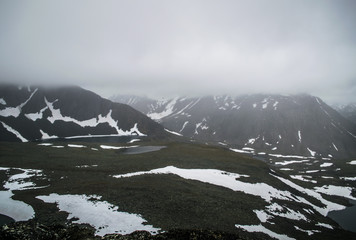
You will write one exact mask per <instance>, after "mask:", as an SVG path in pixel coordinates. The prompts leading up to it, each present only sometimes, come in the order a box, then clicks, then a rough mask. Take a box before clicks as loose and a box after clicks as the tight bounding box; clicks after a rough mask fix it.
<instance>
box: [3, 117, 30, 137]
mask: <svg viewBox="0 0 356 240" xmlns="http://www.w3.org/2000/svg"><path fill="white" fill-rule="evenodd" d="M0 123H1V124H2V125H3V126H4V128H6V130H7V131H9V132H11V133H12V134H14V135H15V136H16V137H17V138H18V139H20V140H21V142H28V140H27V139H26V138H24V137H23V136H22V135H21V134H20V133H19V132H18V131H16V130H15V129H13V128H12V127H10V126H9V125H7V124H5V123H4V122H2V121H0Z"/></svg>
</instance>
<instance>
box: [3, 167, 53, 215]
mask: <svg viewBox="0 0 356 240" xmlns="http://www.w3.org/2000/svg"><path fill="white" fill-rule="evenodd" d="M11 169H16V170H20V171H23V172H22V173H18V174H14V175H12V176H10V177H9V179H8V180H7V181H6V182H5V183H4V185H3V187H4V188H5V189H7V191H0V213H1V214H3V215H6V216H9V217H11V218H12V219H14V220H15V221H27V220H30V219H32V218H34V217H35V211H34V210H33V208H32V207H31V206H30V205H28V204H26V203H24V202H21V201H18V200H13V199H12V196H13V195H14V194H13V193H12V191H20V190H28V189H37V188H43V187H46V186H43V187H36V185H35V184H34V183H33V182H30V181H28V179H29V178H31V177H33V176H43V174H42V171H41V170H36V169H23V168H4V167H0V171H6V172H7V173H8V171H9V170H11Z"/></svg>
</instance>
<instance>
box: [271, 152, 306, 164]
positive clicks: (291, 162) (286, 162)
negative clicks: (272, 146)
mask: <svg viewBox="0 0 356 240" xmlns="http://www.w3.org/2000/svg"><path fill="white" fill-rule="evenodd" d="M270 155H271V154H270ZM303 162H309V160H307V159H305V160H290V161H284V162H275V163H274V164H275V165H282V166H285V165H289V164H293V163H303Z"/></svg>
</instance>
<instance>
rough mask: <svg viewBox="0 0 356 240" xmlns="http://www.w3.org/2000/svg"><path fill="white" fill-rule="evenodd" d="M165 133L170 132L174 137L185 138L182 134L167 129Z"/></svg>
mask: <svg viewBox="0 0 356 240" xmlns="http://www.w3.org/2000/svg"><path fill="white" fill-rule="evenodd" d="M164 131H166V132H169V133H170V134H173V135H177V136H180V137H182V136H183V135H182V134H180V133H177V132H174V131H171V130H168V129H167V128H165V129H164Z"/></svg>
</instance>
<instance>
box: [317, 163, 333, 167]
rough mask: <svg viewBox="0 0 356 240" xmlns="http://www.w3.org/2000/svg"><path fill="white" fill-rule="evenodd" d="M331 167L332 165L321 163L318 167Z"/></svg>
mask: <svg viewBox="0 0 356 240" xmlns="http://www.w3.org/2000/svg"><path fill="white" fill-rule="evenodd" d="M332 165H333V163H323V164H321V165H320V167H330V166H332Z"/></svg>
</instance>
